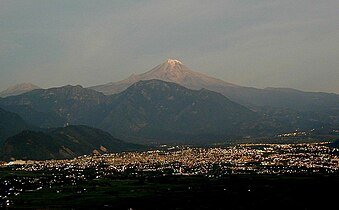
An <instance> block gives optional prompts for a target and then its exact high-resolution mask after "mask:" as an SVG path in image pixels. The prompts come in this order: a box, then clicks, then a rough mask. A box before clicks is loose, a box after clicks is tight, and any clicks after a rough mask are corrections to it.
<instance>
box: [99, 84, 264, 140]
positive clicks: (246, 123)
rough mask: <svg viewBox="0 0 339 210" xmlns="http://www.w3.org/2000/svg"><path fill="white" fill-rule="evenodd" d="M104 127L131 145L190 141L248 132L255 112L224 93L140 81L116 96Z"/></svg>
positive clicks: (255, 116)
mask: <svg viewBox="0 0 339 210" xmlns="http://www.w3.org/2000/svg"><path fill="white" fill-rule="evenodd" d="M113 98H114V99H113V101H114V102H115V104H114V106H113V108H112V110H111V112H110V114H108V115H107V117H106V118H105V119H104V120H103V121H102V123H101V124H100V127H101V128H103V129H104V130H107V131H110V132H111V133H112V134H113V135H114V136H117V137H119V138H120V137H121V138H122V137H123V138H124V139H128V140H130V141H134V142H137V141H140V139H142V140H143V141H148V142H157V143H159V142H162V143H164V142H183V141H185V142H188V141H192V142H194V141H196V140H203V139H205V140H206V141H207V140H211V139H219V140H220V138H222V137H225V136H237V135H239V132H240V131H242V132H243V133H242V134H241V135H244V134H245V133H248V132H249V130H250V129H249V127H251V126H252V122H253V121H254V120H256V119H258V116H257V115H256V113H254V112H252V111H250V110H249V109H247V108H245V107H243V106H241V105H239V104H237V103H234V102H232V101H230V100H229V99H227V98H226V97H224V96H223V95H221V94H218V93H215V92H211V91H208V90H206V89H202V90H189V89H187V88H185V87H182V86H180V85H177V84H175V83H170V82H164V81H161V80H149V81H140V82H137V83H135V84H134V85H132V86H131V87H129V88H128V89H127V90H125V91H124V92H122V93H120V94H118V95H115V96H113Z"/></svg>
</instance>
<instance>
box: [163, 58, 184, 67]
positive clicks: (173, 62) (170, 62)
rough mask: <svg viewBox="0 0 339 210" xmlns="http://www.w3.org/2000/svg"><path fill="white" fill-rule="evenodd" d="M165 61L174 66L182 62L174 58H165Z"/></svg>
mask: <svg viewBox="0 0 339 210" xmlns="http://www.w3.org/2000/svg"><path fill="white" fill-rule="evenodd" d="M166 63H167V64H169V65H171V66H175V65H176V64H182V63H181V61H179V60H175V59H167V61H166Z"/></svg>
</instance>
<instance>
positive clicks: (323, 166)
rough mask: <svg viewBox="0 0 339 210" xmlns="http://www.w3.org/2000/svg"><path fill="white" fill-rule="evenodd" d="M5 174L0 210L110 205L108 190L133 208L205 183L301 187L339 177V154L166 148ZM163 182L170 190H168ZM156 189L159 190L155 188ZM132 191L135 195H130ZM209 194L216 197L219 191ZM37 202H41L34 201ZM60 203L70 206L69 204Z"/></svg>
mask: <svg viewBox="0 0 339 210" xmlns="http://www.w3.org/2000/svg"><path fill="white" fill-rule="evenodd" d="M0 170H1V171H0V173H1V174H0V183H1V184H0V185H1V186H0V189H1V192H0V193H1V194H0V205H1V206H2V207H7V208H11V207H13V208H16V207H22V206H25V205H27V204H29V205H30V206H34V205H35V204H36V205H37V206H39V207H41V206H44V203H40V202H41V201H39V198H40V197H41V196H42V197H43V196H44V195H48V196H49V197H48V199H51V197H53V196H56V195H57V198H55V199H56V200H55V202H56V203H58V204H55V206H59V205H62V206H66V207H67V203H63V202H66V201H64V197H63V195H64V196H66V198H68V197H67V196H71V195H72V196H73V197H74V198H77V196H78V197H79V198H81V200H83V199H84V197H83V196H85V199H86V196H89V197H90V198H91V199H96V198H97V197H98V196H99V197H102V196H104V197H105V198H106V197H107V193H109V192H106V191H104V190H108V188H107V189H106V188H105V187H107V186H110V190H112V188H113V190H117V191H119V193H120V194H119V195H115V194H114V193H113V194H114V196H113V197H114V198H115V199H113V201H114V203H115V204H116V203H117V202H116V200H118V201H119V202H120V201H121V200H124V196H126V199H127V200H128V201H129V202H130V201H131V200H132V201H133V199H131V197H132V198H134V197H133V195H131V194H133V193H134V192H135V193H136V195H137V197H138V196H141V197H142V196H145V197H146V200H147V195H144V194H143V192H142V190H145V189H147V193H150V194H152V195H153V197H154V194H157V193H159V192H160V193H163V191H166V193H170V191H171V189H173V190H175V189H176V187H177V188H178V189H179V191H180V192H181V193H183V194H185V193H186V194H187V193H189V192H186V191H187V190H194V187H197V188H199V189H198V191H199V190H201V189H200V188H204V187H206V186H205V185H204V184H203V183H205V182H208V183H209V182H212V184H211V185H213V186H214V185H215V186H214V187H216V188H213V192H214V189H218V187H219V188H220V190H224V191H227V190H229V192H228V193H231V194H232V191H230V190H232V189H231V188H232V187H230V186H229V179H230V177H238V178H237V179H241V178H239V177H246V178H243V179H244V180H245V181H244V180H243V181H244V183H246V182H249V180H251V181H250V183H249V184H248V186H245V188H246V190H247V191H248V192H250V191H251V188H254V189H253V190H255V188H258V189H260V186H261V182H260V180H261V179H267V177H271V178H272V177H273V179H274V177H277V176H281V177H288V178H287V179H292V183H293V182H294V181H296V180H294V179H295V177H299V178H300V177H308V178H307V179H310V177H313V176H316V177H318V176H330V177H332V176H333V177H337V174H338V170H339V150H338V149H337V148H332V147H329V146H328V143H327V142H322V143H308V144H239V145H233V146H225V147H209V148H206V147H205V148H202V147H200V148H198V147H189V146H166V145H164V146H161V147H159V148H157V149H154V150H149V151H144V152H122V153H112V154H102V155H100V154H99V155H98V154H94V155H84V156H80V157H77V158H74V159H69V160H45V161H33V160H16V161H11V162H2V163H1V169H0ZM185 177H186V178H185ZM248 177H249V178H248ZM281 177H280V179H279V181H278V180H276V181H277V182H279V183H280V182H282V181H281V180H282V178H281ZM163 179H165V181H164V180H163ZM172 179H175V180H176V181H173V180H172ZM182 179H184V181H183V180H182ZM225 179H226V180H228V181H227V183H228V184H227V183H225ZM257 179H259V180H257ZM314 179H315V180H317V179H318V178H314ZM336 179H337V178H336ZM152 180H153V181H152ZM171 180H172V181H171ZM188 180H190V181H188ZM253 180H254V181H253ZM267 180H269V179H267ZM267 180H266V182H267ZM141 181H142V182H141ZM313 181H314V180H312V182H313ZM117 182H118V184H117ZM140 182H141V184H140ZM163 182H165V183H166V184H165V185H164V186H163ZM236 182H237V181H235V183H236ZM238 182H239V181H238ZM145 183H146V184H147V187H145V186H143V185H146V184H145ZM152 183H153V184H154V188H152V186H150V184H152ZM298 183H299V182H298ZM313 183H314V182H313ZM275 184H276V183H275V182H272V183H269V181H268V184H267V183H266V184H265V186H266V185H269V186H270V189H273V190H277V189H275V187H277V186H276V185H275ZM112 185H113V186H114V187H112ZM140 186H143V187H140ZM209 186H210V184H209ZM236 186H237V187H235V188H234V189H233V191H234V193H239V192H238V190H240V189H238V188H239V186H241V185H239V184H237V185H236ZM163 187H164V189H162V188H163ZM186 187H187V188H186ZM120 188H121V189H120ZM134 188H135V189H134ZM140 188H141V189H140ZM221 188H222V189H221ZM247 188H248V189H247ZM280 188H281V186H280V187H279V189H280ZM178 189H176V190H178ZM100 190H103V194H104V195H101V194H100V192H101V191H100ZM124 190H126V191H128V192H125V194H124ZM205 190H207V192H208V190H212V189H205ZM167 191H169V192H167ZM93 192H95V196H94V195H93ZM141 192H142V193H141ZM199 192H200V191H199ZM147 193H146V194H147ZM176 193H177V191H176ZM195 193H197V192H195ZM52 194H53V196H51V195H52ZM121 194H122V195H121ZM37 195H40V196H37ZM218 195H220V194H218ZM60 196H61V197H60ZM93 196H94V197H93ZM110 196H111V195H110ZM119 196H122V197H119ZM134 196H135V195H134ZM73 197H72V198H73ZM176 197H177V194H176ZM195 197H196V196H194V198H195ZM32 198H34V199H33V201H32ZM58 198H59V199H61V198H62V199H61V200H62V201H60V200H59V199H58ZM90 198H89V200H90ZM110 198H111V199H112V197H110ZM118 198H119V199H118ZM142 198H143V197H142ZM37 200H38V201H37ZM66 200H67V199H66ZM113 201H112V202H113ZM30 202H31V203H30ZM35 202H37V203H35ZM53 202H54V201H53V199H52V200H49V201H48V205H50V204H51V203H52V204H53ZM72 202H73V203H72V205H75V204H74V202H75V201H74V200H72ZM105 202H108V201H107V200H105V201H103V202H102V203H101V202H98V200H96V201H95V205H102V206H101V207H105V206H106V207H107V205H108V207H112V206H110V205H111V204H105ZM119 202H118V203H119ZM121 202H122V204H121V206H113V207H116V208H118V209H119V208H124V207H127V204H126V203H124V202H123V201H121ZM135 202H138V200H137V201H135ZM75 203H76V202H75ZM108 203H109V202H108ZM132 203H133V202H132ZM142 205H144V204H142ZM142 205H141V206H142ZM59 207H60V206H59ZM78 207H79V206H78ZM80 207H81V205H80ZM97 207H98V206H96V208H97ZM142 207H144V208H146V207H145V206H142ZM244 208H245V207H244Z"/></svg>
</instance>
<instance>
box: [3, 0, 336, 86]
mask: <svg viewBox="0 0 339 210" xmlns="http://www.w3.org/2000/svg"><path fill="white" fill-rule="evenodd" d="M167 58H175V59H179V60H181V61H182V62H183V63H184V64H185V65H187V66H188V67H190V68H191V69H193V70H196V71H200V72H203V73H206V74H209V75H211V76H215V77H218V78H221V79H223V80H225V81H228V82H232V83H235V84H239V85H245V86H254V87H267V86H271V87H272V86H273V87H291V88H297V89H302V90H312V91H327V92H336V93H339V1H338V0H211V1H207V0H166V1H160V0H157V1H155V0H154V1H151V0H150V1H147V0H135V1H132V0H121V1H118V0H115V1H112V0H95V1H94V0H88V1H86V0H0V89H1V90H2V89H5V88H6V87H7V86H9V85H13V84H16V83H21V82H31V83H34V84H37V85H39V86H41V87H44V88H47V87H51V86H62V85H66V84H81V85H83V86H91V85H96V84H103V83H107V82H112V81H118V80H120V79H123V78H125V77H127V76H129V75H130V74H132V73H142V72H145V71H147V70H149V69H151V68H152V67H154V66H156V65H157V64H160V63H162V62H164V61H165V60H166V59H167Z"/></svg>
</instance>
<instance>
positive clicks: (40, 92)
mask: <svg viewBox="0 0 339 210" xmlns="http://www.w3.org/2000/svg"><path fill="white" fill-rule="evenodd" d="M22 87H23V88H21V89H22V90H20V88H16V89H15V88H14V89H15V90H16V91H17V93H18V92H20V91H22V93H21V94H19V95H15V93H14V92H15V91H14V92H13V91H12V93H11V94H10V95H11V96H7V97H4V98H0V107H1V109H0V115H1V116H3V117H2V121H0V122H1V125H0V130H1V129H2V130H1V133H0V140H1V139H2V141H3V142H4V141H5V139H7V140H9V139H8V137H10V136H13V135H15V134H18V133H19V132H21V131H23V130H26V129H27V128H32V127H33V128H35V129H31V130H33V131H32V132H26V133H25V135H24V136H34V137H36V138H37V139H44V138H43V137H42V136H43V135H48V136H49V137H48V139H50V141H51V142H57V141H60V142H62V138H56V137H55V135H54V133H50V132H49V131H48V132H46V131H44V130H43V131H42V133H41V130H37V128H39V129H52V128H56V127H67V126H68V125H86V126H90V127H94V128H98V129H102V130H104V131H106V132H109V133H110V134H111V135H113V136H114V137H115V138H118V139H122V140H126V141H129V142H133V143H141V144H150V143H152V144H153V143H155V144H159V143H183V144H185V143H197V142H199V143H204V142H205V143H207V142H220V141H227V139H228V138H243V137H246V138H248V137H257V136H271V135H276V134H279V133H282V132H292V131H295V130H314V129H323V130H326V129H327V130H331V129H336V128H337V127H338V126H339V106H338V105H339V95H337V94H330V93H316V92H303V91H299V90H294V89H288V88H265V89H257V88H250V87H242V86H239V85H235V84H231V83H228V82H225V81H222V80H220V79H217V78H213V77H210V76H207V75H204V74H202V73H199V72H196V71H193V70H191V69H189V68H188V67H187V66H185V65H184V64H183V63H182V62H180V61H178V60H173V59H168V60H167V61H165V62H164V63H162V64H160V65H158V66H156V67H155V68H153V69H151V70H150V71H148V72H145V73H143V74H138V75H132V76H130V77H129V78H127V79H125V80H122V81H119V82H112V83H108V84H105V85H98V86H94V87H89V88H84V87H82V86H80V85H77V86H71V85H67V86H63V87H54V88H49V89H40V88H31V90H30V91H27V90H29V88H26V87H25V86H22ZM31 87H32V86H31ZM9 92H10V91H7V94H8V93H9ZM10 122H13V123H10ZM39 132H40V133H39ZM18 135H19V134H18ZM20 135H21V136H20ZM20 135H19V136H14V137H13V138H12V140H11V141H9V142H7V144H8V145H12V144H13V142H14V141H16V140H17V139H25V138H24V137H23V136H22V135H23V134H22V133H21V134H20ZM40 137H41V138H40ZM45 137H46V136H45ZM64 137H65V136H64ZM64 137H63V138H64ZM46 138H47V137H46ZM65 138H66V137H65ZM112 138H113V137H112ZM56 139H58V140H56ZM26 140H27V139H26ZM56 145H57V144H56ZM78 146H79V145H78ZM96 146H98V145H96ZM56 147H57V148H60V146H58V145H57V146H56ZM6 148H7V149H6V151H9V150H8V148H10V146H9V147H6ZM93 148H94V147H89V149H88V150H86V151H87V152H88V151H90V150H93ZM71 150H72V151H73V153H74V154H80V153H81V152H80V153H77V152H74V151H76V149H74V148H73V149H71ZM81 151H83V150H81ZM50 154H53V155H54V157H59V156H58V154H56V153H53V152H51V153H50ZM81 154H82V153H81ZM59 155H60V154H59ZM49 157H50V158H52V156H49Z"/></svg>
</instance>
